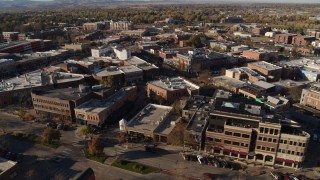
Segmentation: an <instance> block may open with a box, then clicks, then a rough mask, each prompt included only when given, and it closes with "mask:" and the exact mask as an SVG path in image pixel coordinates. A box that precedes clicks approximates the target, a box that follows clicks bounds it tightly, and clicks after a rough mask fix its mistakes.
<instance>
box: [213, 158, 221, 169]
mask: <svg viewBox="0 0 320 180" xmlns="http://www.w3.org/2000/svg"><path fill="white" fill-rule="evenodd" d="M213 165H214V167H218V168H221V164H220V161H219V160H218V159H213Z"/></svg>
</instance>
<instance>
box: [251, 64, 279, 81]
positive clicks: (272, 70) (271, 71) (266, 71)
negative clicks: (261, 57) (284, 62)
mask: <svg viewBox="0 0 320 180" xmlns="http://www.w3.org/2000/svg"><path fill="white" fill-rule="evenodd" d="M248 68H250V69H252V70H255V71H258V72H259V73H261V74H262V75H264V76H265V77H267V80H269V81H278V80H279V79H281V74H282V67H280V66H276V65H274V64H271V63H268V62H265V61H259V62H253V63H248Z"/></svg>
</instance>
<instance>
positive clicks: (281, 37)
mask: <svg viewBox="0 0 320 180" xmlns="http://www.w3.org/2000/svg"><path fill="white" fill-rule="evenodd" d="M295 36H297V35H296V34H289V33H287V34H276V35H275V37H274V38H275V39H274V42H276V43H282V44H292V39H293V37H295Z"/></svg>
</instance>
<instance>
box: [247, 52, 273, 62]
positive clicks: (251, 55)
mask: <svg viewBox="0 0 320 180" xmlns="http://www.w3.org/2000/svg"><path fill="white" fill-rule="evenodd" d="M242 55H243V56H244V57H246V58H248V59H252V60H257V61H277V60H278V52H276V51H267V50H253V49H250V50H245V51H243V52H242Z"/></svg>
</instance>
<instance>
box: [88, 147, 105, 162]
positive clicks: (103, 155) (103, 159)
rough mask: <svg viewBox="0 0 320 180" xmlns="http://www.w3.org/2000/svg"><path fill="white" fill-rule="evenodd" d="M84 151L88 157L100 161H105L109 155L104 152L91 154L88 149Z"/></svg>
mask: <svg viewBox="0 0 320 180" xmlns="http://www.w3.org/2000/svg"><path fill="white" fill-rule="evenodd" d="M84 153H85V156H86V158H87V159H91V160H94V161H97V162H100V163H104V161H105V160H106V159H107V155H106V154H105V153H103V152H102V153H100V154H97V155H95V156H91V155H90V154H89V151H88V150H86V151H85V152H84Z"/></svg>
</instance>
